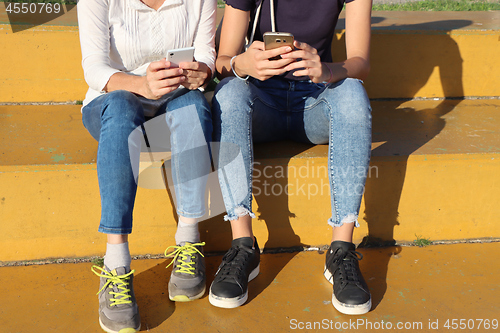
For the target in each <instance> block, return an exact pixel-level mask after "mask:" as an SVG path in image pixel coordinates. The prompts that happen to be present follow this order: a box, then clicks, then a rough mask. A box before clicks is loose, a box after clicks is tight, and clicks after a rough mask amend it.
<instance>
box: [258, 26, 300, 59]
mask: <svg viewBox="0 0 500 333" xmlns="http://www.w3.org/2000/svg"><path fill="white" fill-rule="evenodd" d="M263 37H264V47H265V49H266V50H272V49H275V48H278V47H282V46H290V47H291V48H292V50H293V49H294V47H293V35H292V34H291V33H289V32H265V33H264V35H263ZM278 59H281V56H276V57H274V58H270V59H269V60H278Z"/></svg>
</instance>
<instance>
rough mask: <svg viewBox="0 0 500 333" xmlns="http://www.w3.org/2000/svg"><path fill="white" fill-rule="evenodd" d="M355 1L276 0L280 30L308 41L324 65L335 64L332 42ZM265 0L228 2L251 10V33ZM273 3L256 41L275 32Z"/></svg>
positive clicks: (266, 10)
mask: <svg viewBox="0 0 500 333" xmlns="http://www.w3.org/2000/svg"><path fill="white" fill-rule="evenodd" d="M350 1H353V0H274V6H275V8H274V15H275V22H276V31H278V32H289V33H292V34H293V35H294V38H295V40H297V41H299V42H305V43H307V44H309V45H311V46H312V47H314V48H316V49H317V50H318V55H319V56H320V57H321V61H323V62H332V51H331V45H332V39H333V34H334V31H335V26H336V25H337V20H338V17H339V14H340V11H341V10H342V7H343V5H344V2H350ZM260 2H261V0H226V4H228V5H230V6H231V7H233V8H236V9H240V10H244V11H250V14H251V15H250V16H251V22H250V26H249V28H248V30H249V31H250V32H251V30H252V26H253V18H254V16H255V11H256V10H257V7H258V5H259V3H260ZM270 4H271V0H264V3H263V4H262V8H261V12H260V19H259V23H258V24H257V29H256V31H255V37H254V40H259V41H262V40H263V38H262V35H263V34H264V33H265V32H267V31H272V29H271V13H270ZM250 32H249V33H250Z"/></svg>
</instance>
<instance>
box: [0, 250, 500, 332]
mask: <svg viewBox="0 0 500 333" xmlns="http://www.w3.org/2000/svg"><path fill="white" fill-rule="evenodd" d="M359 251H360V252H361V253H362V254H363V260H361V262H360V267H361V271H362V273H363V275H364V277H365V279H366V281H367V283H368V286H369V288H370V291H371V294H372V303H373V306H372V310H371V311H370V312H368V313H367V314H365V315H363V316H349V315H342V314H340V313H339V312H337V311H336V310H335V309H334V308H333V306H332V304H331V294H332V286H331V285H330V283H329V282H327V281H326V279H325V278H324V277H323V265H324V262H325V255H324V254H318V252H317V251H313V252H302V253H285V254H273V255H271V254H264V255H262V256H261V266H260V274H259V275H258V276H257V277H256V278H255V279H254V280H252V281H251V282H250V283H249V285H248V288H249V292H248V293H249V297H248V302H247V303H246V304H245V305H244V306H241V307H239V308H236V309H221V308H216V307H214V306H212V305H210V303H209V301H208V296H207V295H205V296H204V297H203V298H201V299H200V300H197V301H194V302H186V303H179V302H171V301H169V299H168V291H167V289H168V288H167V284H168V279H169V277H170V272H171V268H170V267H169V268H168V269H165V267H166V266H167V265H168V262H169V260H134V261H133V262H132V268H133V269H135V270H136V272H135V277H134V288H135V293H136V296H137V302H138V305H139V311H140V314H141V324H142V325H141V326H142V328H143V330H145V331H147V332H151V333H160V332H207V333H210V332H239V331H241V332H254V331H256V330H255V327H258V331H259V332H266V333H267V332H278V333H281V332H293V331H298V332H323V331H324V332H339V331H340V332H367V333H377V332H448V331H454V330H452V329H451V328H450V329H447V328H446V326H445V325H446V324H448V326H449V327H452V325H453V326H454V325H457V327H458V325H463V324H465V325H466V326H465V327H466V329H464V330H461V331H462V332H497V331H498V327H499V326H498V325H499V323H498V321H499V318H498V314H499V313H500V307H499V305H498V296H499V292H500V291H499V286H498V276H499V274H500V266H499V265H497V264H495V258H498V256H499V255H500V243H491V244H455V245H439V246H429V247H425V248H418V247H402V248H397V247H390V248H384V249H361V250H359ZM220 262H221V256H216V257H209V258H207V289H208V286H209V285H210V283H211V282H212V280H213V276H214V273H215V271H216V269H217V267H218V265H219V264H220ZM90 267H91V264H90V263H80V264H59V265H58V264H54V265H42V266H27V267H0V274H1V275H2V277H3V279H2V283H1V284H0V293H1V295H2V301H3V305H2V309H1V313H2V316H0V325H1V327H2V332H19V333H32V332H70V331H71V332H74V331H76V332H80V331H82V332H87V333H93V332H102V330H101V328H100V326H99V322H98V314H97V310H98V300H97V296H96V293H97V291H98V289H99V288H98V286H99V282H98V278H97V277H96V276H95V275H94V274H93V273H92V272H91V271H90ZM187 318H193V320H187ZM194 318H196V319H195V320H194ZM307 325H313V326H307ZM314 325H316V326H315V327H316V329H314ZM322 325H325V326H322ZM352 325H354V326H352ZM381 325H383V327H384V328H383V329H381ZM398 325H399V326H398ZM308 327H311V329H307V328H308ZM318 327H319V328H318ZM462 327H463V326H462ZM301 328H302V329H301ZM398 328H399V329H398ZM405 328H406V329H405ZM469 328H470V329H469ZM455 331H459V330H458V329H457V330H455Z"/></svg>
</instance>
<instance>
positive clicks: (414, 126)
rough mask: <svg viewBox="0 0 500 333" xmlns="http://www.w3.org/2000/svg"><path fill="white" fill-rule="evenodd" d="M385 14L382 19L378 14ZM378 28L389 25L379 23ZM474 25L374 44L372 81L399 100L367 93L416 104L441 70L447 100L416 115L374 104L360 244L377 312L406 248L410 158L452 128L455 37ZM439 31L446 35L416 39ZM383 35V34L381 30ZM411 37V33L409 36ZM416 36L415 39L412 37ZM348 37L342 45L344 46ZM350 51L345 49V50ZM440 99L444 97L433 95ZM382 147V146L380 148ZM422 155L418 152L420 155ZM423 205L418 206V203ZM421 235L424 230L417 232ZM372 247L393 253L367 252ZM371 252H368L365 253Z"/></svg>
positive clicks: (459, 23) (457, 77)
mask: <svg viewBox="0 0 500 333" xmlns="http://www.w3.org/2000/svg"><path fill="white" fill-rule="evenodd" d="M377 14H379V13H377ZM374 19H375V22H382V21H384V19H380V18H374ZM470 24H472V22H471V21H469V20H446V21H439V22H429V23H421V24H409V25H398V26H391V27H389V28H387V27H386V29H389V30H390V29H391V28H396V29H397V31H398V33H395V34H393V35H391V39H390V43H388V42H387V38H385V39H382V38H378V37H380V34H378V35H377V31H376V30H374V31H375V34H373V38H372V54H371V63H372V70H371V72H370V77H371V78H372V79H374V78H375V79H376V80H377V83H378V84H379V85H386V86H388V87H391V89H390V90H391V92H390V93H393V95H387V96H381V95H380V94H382V93H381V92H380V90H381V89H380V87H379V86H373V85H372V86H370V81H369V80H367V81H366V83H367V91H368V94H369V96H370V97H373V96H372V95H370V91H372V92H375V94H378V95H377V97H395V96H396V97H402V98H406V99H408V98H413V97H414V96H417V93H419V91H420V90H421V89H422V88H423V87H424V86H425V85H426V83H427V82H428V80H429V77H430V76H431V74H432V73H433V71H434V69H435V68H436V67H437V68H438V70H439V74H440V78H441V86H442V90H443V96H446V99H444V100H442V101H441V102H439V103H438V105H437V106H435V107H432V108H427V109H425V108H424V109H419V110H416V109H414V108H409V107H405V106H404V103H405V102H406V101H404V102H402V101H401V100H400V101H384V102H383V103H377V102H376V101H374V102H373V103H372V107H373V114H372V115H373V137H372V142H373V143H374V145H375V146H376V148H374V149H373V150H372V159H371V164H370V171H369V175H368V178H367V181H366V187H365V194H364V201H365V211H364V219H365V220H366V222H367V225H368V235H367V236H366V237H364V239H363V241H362V242H361V244H360V246H359V247H360V248H362V250H361V252H362V253H363V254H364V255H365V257H366V260H364V261H363V263H362V270H363V272H364V275H365V277H367V280H368V284H369V285H370V288H371V289H372V294H373V300H372V301H373V307H372V308H376V307H377V305H378V304H379V303H380V301H381V300H382V298H383V296H384V294H385V291H386V289H387V283H386V277H387V267H388V264H389V261H390V259H391V258H394V257H396V258H398V257H399V256H400V254H399V253H400V252H401V247H396V246H395V244H396V240H395V238H394V228H395V227H396V226H397V225H400V223H402V222H404V221H400V220H399V205H400V200H401V194H402V191H403V185H404V181H405V177H406V169H407V162H408V158H409V156H410V155H411V154H414V153H416V152H417V151H418V150H419V149H420V148H421V147H423V146H424V145H425V144H427V143H428V142H429V141H430V140H432V139H433V138H434V137H436V135H438V134H439V133H440V132H441V131H442V130H443V129H444V127H445V126H446V119H445V116H446V115H447V114H448V113H450V112H452V111H453V110H454V109H455V107H456V106H457V105H458V104H459V103H460V102H461V99H462V98H463V96H464V92H463V85H462V58H461V55H460V50H459V48H458V45H457V43H456V42H455V41H454V40H453V39H452V38H451V37H450V34H448V32H450V31H451V30H453V29H458V28H462V27H465V26H468V25H470ZM429 27H434V28H436V29H439V30H440V32H443V33H440V34H429V35H426V34H421V33H417V34H414V33H412V31H413V32H414V31H422V30H426V29H429ZM380 29H383V28H380ZM406 31H408V33H406ZM409 35H411V36H409ZM344 38H345V37H343V36H342V37H341V38H340V41H339V42H340V43H339V44H338V45H341V44H344V43H345V40H344ZM404 38H412V39H415V40H414V42H415V44H416V45H417V44H418V47H415V48H411V49H410V48H404V47H401V45H407V42H406V43H405V42H403V41H402V39H404ZM344 45H345V44H344ZM401 63H403V65H404V64H406V66H401V65H399V66H398V68H405V70H404V71H403V72H397V71H394V70H391V66H392V65H391V64H401ZM433 93H434V94H435V95H431V96H430V97H434V96H439V94H440V93H439V92H437V93H436V92H435V91H434V92H433ZM377 145H378V146H377ZM417 153H418V152H417ZM415 204H418V203H415ZM415 232H416V233H418V226H415ZM370 247H387V248H383V249H371V250H368V249H367V250H365V249H366V248H370ZM363 248H365V249H363Z"/></svg>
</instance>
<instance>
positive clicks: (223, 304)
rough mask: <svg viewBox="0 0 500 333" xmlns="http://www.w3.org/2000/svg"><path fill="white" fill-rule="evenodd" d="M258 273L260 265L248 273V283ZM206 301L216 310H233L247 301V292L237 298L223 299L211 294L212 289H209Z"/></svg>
mask: <svg viewBox="0 0 500 333" xmlns="http://www.w3.org/2000/svg"><path fill="white" fill-rule="evenodd" d="M259 273H260V264H259V266H257V267H255V269H254V270H253V271H252V272H251V273H250V275H249V276H248V282H250V281H252V280H253V279H255V278H256V277H257V275H259ZM208 300H209V301H210V304H212V305H213V306H216V307H218V308H224V309H234V308H237V307H239V306H242V305H243V304H245V302H246V301H247V300H248V290H247V291H246V292H245V293H244V294H243V295H240V296H238V297H233V298H224V297H218V296H215V295H214V294H212V288H210V294H209V296H208Z"/></svg>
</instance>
